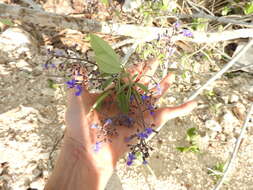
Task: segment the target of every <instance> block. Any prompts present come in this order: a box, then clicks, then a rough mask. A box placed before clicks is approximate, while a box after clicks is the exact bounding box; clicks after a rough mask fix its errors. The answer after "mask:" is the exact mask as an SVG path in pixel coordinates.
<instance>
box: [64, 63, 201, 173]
mask: <svg viewBox="0 0 253 190" xmlns="http://www.w3.org/2000/svg"><path fill="white" fill-rule="evenodd" d="M157 66H158V61H156V60H151V61H149V62H147V64H145V67H144V68H143V65H140V66H138V67H136V66H135V67H132V68H130V69H129V70H128V71H129V73H130V75H131V76H134V75H135V74H138V76H137V79H139V81H138V82H139V83H142V84H144V85H147V84H148V83H149V82H150V80H151V78H150V77H147V76H152V75H153V74H154V73H155V71H156V68H157ZM172 79H173V74H169V75H168V76H166V77H165V78H164V79H163V80H162V81H161V82H160V85H159V87H160V93H154V94H156V95H154V96H153V97H152V101H157V100H158V99H159V98H160V97H161V96H163V95H164V94H165V93H166V91H167V90H168V88H169V86H170V83H171V80H172ZM83 89H84V90H83V92H82V94H81V96H75V95H74V92H73V89H70V90H69V92H68V108H67V112H66V124H67V132H66V135H65V139H71V141H72V142H76V143H78V144H80V146H82V147H83V148H84V150H85V152H86V154H87V155H88V156H89V158H90V159H91V160H92V163H93V164H94V166H95V167H96V168H97V169H98V170H99V169H101V168H102V169H103V170H105V171H110V172H111V171H112V170H113V168H114V166H115V165H116V163H117V161H118V160H119V158H120V157H121V156H122V155H123V154H124V153H125V152H127V151H129V147H128V146H127V144H128V143H127V142H126V138H127V137H129V136H131V135H133V134H134V133H136V130H137V128H140V126H139V125H137V124H136V123H135V124H133V126H131V127H129V126H124V123H123V125H118V126H117V124H114V125H113V124H111V123H110V122H111V121H112V119H111V118H115V115H119V114H120V110H119V109H118V107H117V105H116V104H115V103H113V102H116V96H115V94H113V93H112V95H111V96H109V97H108V98H106V99H105V100H104V103H103V105H102V107H101V108H100V109H99V110H93V111H91V108H92V106H93V104H94V103H95V102H96V100H97V98H98V97H99V94H91V93H89V92H88V91H87V90H85V86H84V87H83ZM156 90H157V89H156V88H154V89H151V91H154V92H155V91H156ZM195 106H196V102H194V101H191V102H188V103H185V104H183V105H180V106H176V107H165V108H158V109H155V110H154V112H153V113H152V114H150V113H149V112H148V111H146V112H144V113H143V115H144V120H145V121H144V122H145V123H149V124H152V125H153V126H157V127H158V126H161V125H164V124H165V123H166V122H167V121H168V120H169V119H173V118H175V117H178V116H182V115H185V114H187V113H189V112H190V111H192V110H193V109H194V108H195ZM138 109H140V108H137V109H135V111H136V112H135V111H134V112H135V113H134V114H133V113H132V116H131V117H132V118H134V119H135V120H137V119H138V117H140V116H139V115H138V114H137V112H138ZM130 114H131V113H130ZM136 117H137V118H136ZM139 119H140V118H139ZM108 122H109V123H108ZM113 122H114V121H113ZM109 125H111V126H109ZM94 126H95V127H94ZM98 126H101V127H100V128H102V127H103V128H107V129H106V130H108V129H109V127H112V129H111V132H112V133H113V130H114V129H116V132H115V131H114V132H115V133H114V135H113V134H112V135H110V136H109V139H110V140H108V139H107V141H106V142H104V141H103V143H101V144H96V143H97V142H100V141H101V140H103V138H104V137H103V135H101V130H99V129H98ZM98 136H100V137H99V138H98ZM100 145H101V147H100ZM98 148H99V151H96V150H97V149H98ZM94 149H95V151H94Z"/></svg>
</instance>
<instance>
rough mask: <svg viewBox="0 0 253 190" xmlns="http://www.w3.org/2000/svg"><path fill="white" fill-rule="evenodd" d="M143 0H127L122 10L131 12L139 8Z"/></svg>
mask: <svg viewBox="0 0 253 190" xmlns="http://www.w3.org/2000/svg"><path fill="white" fill-rule="evenodd" d="M141 4H142V1H141V0H125V3H124V5H123V6H122V10H123V11H124V12H131V11H133V10H134V9H137V8H139V7H140V6H141Z"/></svg>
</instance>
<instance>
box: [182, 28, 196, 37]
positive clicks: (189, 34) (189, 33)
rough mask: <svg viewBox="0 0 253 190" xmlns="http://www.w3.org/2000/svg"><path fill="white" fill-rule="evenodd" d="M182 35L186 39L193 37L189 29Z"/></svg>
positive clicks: (183, 31) (184, 30)
mask: <svg viewBox="0 0 253 190" xmlns="http://www.w3.org/2000/svg"><path fill="white" fill-rule="evenodd" d="M181 33H182V34H183V36H185V37H189V38H191V37H193V33H192V32H191V31H190V30H188V29H183V30H182V32H181Z"/></svg>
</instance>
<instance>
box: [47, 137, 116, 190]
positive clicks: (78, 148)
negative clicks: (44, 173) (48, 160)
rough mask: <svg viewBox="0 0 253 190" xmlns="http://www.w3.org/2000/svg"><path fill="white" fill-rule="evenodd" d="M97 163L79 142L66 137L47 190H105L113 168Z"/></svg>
mask: <svg viewBox="0 0 253 190" xmlns="http://www.w3.org/2000/svg"><path fill="white" fill-rule="evenodd" d="M105 165H106V164H104V166H102V165H99V164H97V163H96V160H95V159H94V158H93V156H92V155H91V154H90V151H88V150H87V148H86V147H84V146H83V145H81V144H80V143H79V142H77V141H75V140H73V139H71V138H67V137H66V136H65V137H64V144H63V147H62V149H61V153H60V155H59V158H58V160H57V163H56V165H55V168H54V171H53V173H52V175H51V177H50V179H49V181H48V183H47V185H46V187H45V190H54V189H61V190H70V189H71V190H72V189H75V190H79V189H80V190H81V189H90V190H100V189H104V188H105V186H106V184H107V182H108V180H109V178H110V176H111V174H112V172H113V167H112V166H110V165H109V166H108V165H107V166H105Z"/></svg>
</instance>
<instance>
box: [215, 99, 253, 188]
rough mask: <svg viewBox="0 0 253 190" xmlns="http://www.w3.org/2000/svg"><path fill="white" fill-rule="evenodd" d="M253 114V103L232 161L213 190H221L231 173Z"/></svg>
mask: <svg viewBox="0 0 253 190" xmlns="http://www.w3.org/2000/svg"><path fill="white" fill-rule="evenodd" d="M252 112H253V103H251V106H250V108H249V111H248V114H247V116H246V118H245V121H244V124H243V127H242V129H241V132H240V135H239V137H238V139H237V140H236V143H235V146H234V150H233V153H232V156H231V159H230V161H229V163H228V165H227V167H226V169H225V171H224V174H223V176H222V178H221V179H220V181H219V182H218V183H217V184H216V186H215V187H214V189H213V190H219V189H220V187H221V185H222V184H223V183H224V181H225V178H226V177H227V176H228V173H229V171H230V169H231V166H232V164H233V162H234V160H235V158H236V155H237V153H238V150H239V147H240V145H241V142H242V139H243V136H244V134H245V131H246V129H247V127H248V123H249V120H250V116H251V114H252Z"/></svg>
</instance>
